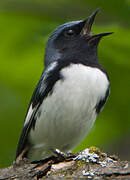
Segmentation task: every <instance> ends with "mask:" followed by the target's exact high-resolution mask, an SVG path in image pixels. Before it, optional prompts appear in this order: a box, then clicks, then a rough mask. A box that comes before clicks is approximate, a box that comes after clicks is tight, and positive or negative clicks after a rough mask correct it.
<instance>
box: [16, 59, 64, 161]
mask: <svg viewBox="0 0 130 180" xmlns="http://www.w3.org/2000/svg"><path fill="white" fill-rule="evenodd" d="M56 65H57V64H56V62H53V63H51V64H50V65H49V66H48V67H47V69H46V70H45V71H44V72H43V74H42V76H41V78H40V81H39V83H38V85H37V87H36V89H35V91H34V93H33V96H32V99H31V102H30V106H29V108H28V111H27V114H26V118H25V121H24V127H23V130H22V133H21V136H20V139H19V143H18V146H17V151H16V158H17V157H18V156H19V155H20V154H21V153H22V152H23V150H24V149H25V148H26V146H27V145H28V134H29V132H30V130H31V128H34V127H35V121H36V118H35V115H36V113H37V111H38V109H39V107H40V105H41V103H42V102H43V100H44V99H45V98H46V97H47V96H48V95H49V93H50V92H51V91H52V89H53V86H54V84H55V82H56V81H57V80H59V79H60V76H59V73H57V70H56Z"/></svg>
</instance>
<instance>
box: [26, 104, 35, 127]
mask: <svg viewBox="0 0 130 180" xmlns="http://www.w3.org/2000/svg"><path fill="white" fill-rule="evenodd" d="M33 111H34V109H33V108H32V104H31V105H30V108H29V110H28V113H27V116H26V119H25V122H24V126H25V125H26V124H27V123H28V122H29V120H30V118H31V116H32V113H33Z"/></svg>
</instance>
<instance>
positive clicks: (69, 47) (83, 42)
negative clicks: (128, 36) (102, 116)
mask: <svg viewBox="0 0 130 180" xmlns="http://www.w3.org/2000/svg"><path fill="white" fill-rule="evenodd" d="M97 12H98V9H97V10H96V11H95V12H94V13H92V15H91V16H89V17H88V18H87V19H86V20H81V21H73V22H68V23H66V24H63V25H61V26H60V27H58V28H57V29H56V30H55V31H54V32H53V33H52V35H51V36H50V38H49V40H48V43H47V46H46V50H45V70H44V72H43V74H42V76H41V78H40V81H39V83H38V85H37V87H36V89H35V91H34V93H33V96H32V99H31V101H30V105H29V108H28V111H27V114H26V118H25V122H24V127H23V130H22V133H21V136H20V140H19V144H18V147H17V152H16V158H17V157H19V156H20V155H21V154H22V157H27V158H28V159H29V160H31V161H32V160H40V159H42V158H46V157H48V156H51V155H52V154H53V150H55V149H59V150H61V151H63V152H70V151H72V150H73V149H74V148H75V147H76V146H77V145H78V144H79V143H80V142H81V141H82V140H83V139H84V138H85V136H86V135H87V134H88V132H89V131H90V129H91V128H92V126H93V124H94V122H95V120H96V117H97V115H98V114H99V113H100V111H101V109H102V108H103V106H104V104H105V102H106V100H107V97H108V95H109V86H110V85H109V84H110V83H109V78H108V75H107V73H106V71H105V70H104V68H103V67H102V66H101V65H100V63H99V61H98V57H97V47H98V43H99V41H100V39H101V38H102V37H103V36H106V35H109V34H111V33H101V34H96V35H93V34H92V32H91V26H92V24H93V22H94V18H95V16H96V14H97Z"/></svg>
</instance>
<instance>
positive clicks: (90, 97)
mask: <svg viewBox="0 0 130 180" xmlns="http://www.w3.org/2000/svg"><path fill="white" fill-rule="evenodd" d="M75 69H76V71H73V72H71V69H67V71H68V72H66V71H65V70H64V71H62V72H61V73H62V75H63V76H64V80H59V81H58V82H57V84H56V85H55V87H54V89H53V93H52V94H51V95H49V96H48V97H47V98H46V99H45V100H44V101H43V103H42V104H41V106H40V108H39V111H38V112H37V116H36V117H37V119H36V124H35V129H34V130H33V129H32V130H31V132H30V135H29V138H30V141H31V143H32V144H33V145H34V149H38V148H39V149H42V151H48V150H49V149H54V148H59V149H60V150H62V151H68V150H72V149H73V148H74V147H75V146H76V145H77V144H79V142H80V141H81V140H82V139H83V138H84V137H85V136H86V135H87V133H88V132H89V130H90V129H91V127H92V126H93V124H94V122H95V119H96V116H97V113H96V111H95V107H96V104H97V102H98V101H99V99H100V98H101V97H102V96H104V95H105V92H106V89H107V87H106V84H107V79H105V76H103V73H102V72H101V71H100V70H96V71H94V70H93V69H89V68H88V69H84V67H82V66H81V67H80V66H76V65H75V68H74V70H75ZM95 69H96V68H95ZM91 71H92V72H93V73H95V75H94V74H93V77H91V73H90V72H91ZM74 72H75V73H74ZM100 77H102V79H103V80H104V83H103V82H102V83H103V86H104V87H101V85H102V84H101V79H100ZM105 83H106V84H105Z"/></svg>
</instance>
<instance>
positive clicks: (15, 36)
mask: <svg viewBox="0 0 130 180" xmlns="http://www.w3.org/2000/svg"><path fill="white" fill-rule="evenodd" d="M99 7H100V8H101V11H100V12H99V14H98V15H97V17H96V22H95V24H94V26H93V32H94V33H99V32H109V31H113V32H115V33H114V34H113V35H111V36H108V37H106V38H104V39H103V40H102V41H101V43H100V45H99V59H100V62H101V64H102V65H103V66H104V67H105V69H106V70H107V71H108V74H109V76H110V81H111V95H110V98H109V100H108V102H107V104H106V106H105V109H104V110H103V112H102V113H101V114H100V116H99V117H98V119H97V121H96V124H95V126H94V128H93V129H92V131H91V132H90V133H89V135H88V136H87V138H86V139H85V140H84V141H83V142H82V143H81V144H80V146H79V147H78V148H77V149H76V150H81V149H83V148H85V147H88V146H92V145H95V146H98V147H100V148H101V149H102V150H103V151H106V152H109V153H115V154H117V155H119V157H120V158H121V159H129V160H130V95H129V93H130V0H118V1H113V0H109V1H104V0H98V1H97V0H1V1H0V167H4V166H7V165H9V164H11V162H12V161H13V159H14V156H15V151H16V146H17V142H18V139H19V136H20V133H21V130H22V126H23V121H24V116H25V113H26V110H27V107H28V104H29V101H30V98H31V95H32V93H33V90H34V88H35V86H36V84H37V82H38V80H39V78H40V75H41V73H42V70H43V57H44V49H45V44H46V42H47V39H48V37H49V35H50V34H51V32H52V31H53V30H54V29H55V28H56V27H57V26H58V25H60V24H62V23H64V22H67V21H71V20H80V19H85V18H86V17H87V16H88V15H90V14H91V13H92V12H93V11H94V10H95V9H96V8H99Z"/></svg>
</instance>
